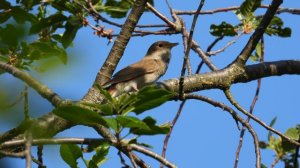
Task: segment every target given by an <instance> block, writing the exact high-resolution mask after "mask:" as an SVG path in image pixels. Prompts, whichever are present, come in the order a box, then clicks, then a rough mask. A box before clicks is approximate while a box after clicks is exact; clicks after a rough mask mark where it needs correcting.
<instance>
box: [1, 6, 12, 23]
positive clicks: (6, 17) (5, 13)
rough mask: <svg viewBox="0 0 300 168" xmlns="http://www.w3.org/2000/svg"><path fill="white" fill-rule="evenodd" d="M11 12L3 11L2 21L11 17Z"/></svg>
mask: <svg viewBox="0 0 300 168" xmlns="http://www.w3.org/2000/svg"><path fill="white" fill-rule="evenodd" d="M0 6H1V5H0ZM11 14H12V13H11V12H2V13H0V23H4V22H6V21H7V20H8V19H9V18H10V17H11Z"/></svg>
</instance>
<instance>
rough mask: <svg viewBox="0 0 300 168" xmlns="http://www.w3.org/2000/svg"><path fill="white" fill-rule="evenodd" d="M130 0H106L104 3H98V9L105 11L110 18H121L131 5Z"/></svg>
mask: <svg viewBox="0 0 300 168" xmlns="http://www.w3.org/2000/svg"><path fill="white" fill-rule="evenodd" d="M133 3H134V1H132V0H120V1H118V0H107V1H106V3H105V5H104V6H102V5H98V8H97V9H98V10H99V11H105V12H106V13H107V14H108V15H110V16H111V17H112V18H123V17H125V16H126V14H127V12H128V10H129V9H130V8H131V7H132V5H133Z"/></svg>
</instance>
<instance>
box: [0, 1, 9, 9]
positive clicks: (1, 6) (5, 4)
mask: <svg viewBox="0 0 300 168" xmlns="http://www.w3.org/2000/svg"><path fill="white" fill-rule="evenodd" d="M10 7H11V5H10V3H9V2H7V1H6V0H1V1H0V9H9V8H10Z"/></svg>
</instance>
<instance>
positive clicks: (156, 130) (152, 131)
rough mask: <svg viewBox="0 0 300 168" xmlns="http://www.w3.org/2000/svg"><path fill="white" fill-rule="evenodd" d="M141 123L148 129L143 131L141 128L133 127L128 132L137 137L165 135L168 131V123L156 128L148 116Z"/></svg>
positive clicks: (154, 122)
mask: <svg viewBox="0 0 300 168" xmlns="http://www.w3.org/2000/svg"><path fill="white" fill-rule="evenodd" d="M143 122H144V123H146V125H147V126H148V128H146V129H145V128H143V127H133V128H131V129H130V132H131V133H134V134H137V135H156V134H167V133H168V132H169V131H170V123H165V124H162V125H159V126H157V125H155V124H156V121H155V120H154V119H153V118H151V117H149V116H148V117H146V118H145V119H143Z"/></svg>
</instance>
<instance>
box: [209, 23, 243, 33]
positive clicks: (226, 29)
mask: <svg viewBox="0 0 300 168" xmlns="http://www.w3.org/2000/svg"><path fill="white" fill-rule="evenodd" d="M210 34H211V35H213V36H235V35H237V31H236V29H235V27H233V26H232V25H231V24H229V23H226V22H222V23H221V24H219V25H215V24H212V25H211V26H210Z"/></svg>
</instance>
